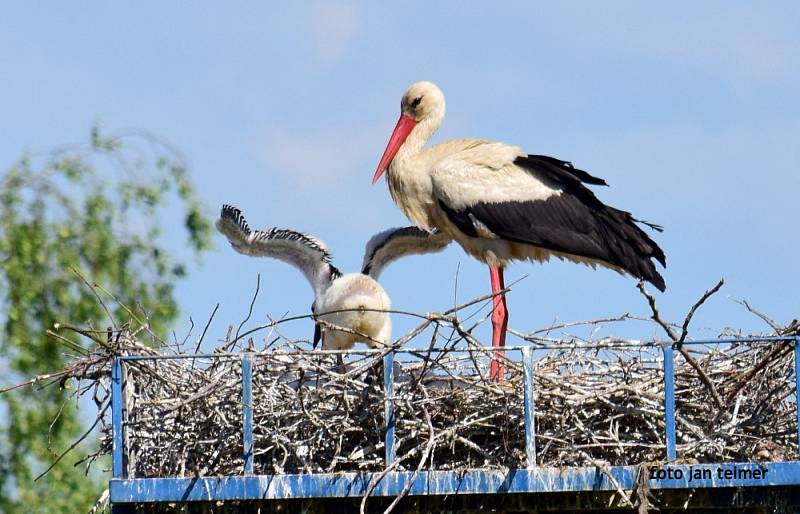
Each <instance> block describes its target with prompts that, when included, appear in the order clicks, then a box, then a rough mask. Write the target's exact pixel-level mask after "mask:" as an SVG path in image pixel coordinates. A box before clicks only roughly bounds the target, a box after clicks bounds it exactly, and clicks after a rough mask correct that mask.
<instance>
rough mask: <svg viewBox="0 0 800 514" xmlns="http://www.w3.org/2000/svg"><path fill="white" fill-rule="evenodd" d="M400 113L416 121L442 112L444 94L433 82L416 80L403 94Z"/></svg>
mask: <svg viewBox="0 0 800 514" xmlns="http://www.w3.org/2000/svg"><path fill="white" fill-rule="evenodd" d="M400 113H401V114H402V115H403V116H408V117H409V118H411V119H413V120H414V121H415V122H416V123H419V122H421V121H423V120H425V119H427V118H430V117H434V116H437V115H441V114H443V113H444V94H443V93H442V90H441V89H439V87H438V86H437V85H436V84H434V83H433V82H424V81H423V82H417V83H416V84H411V86H410V87H409V88H408V89H407V90H406V92H405V94H403V99H402V100H401V102H400Z"/></svg>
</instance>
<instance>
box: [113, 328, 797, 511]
mask: <svg viewBox="0 0 800 514" xmlns="http://www.w3.org/2000/svg"><path fill="white" fill-rule="evenodd" d="M787 342H793V344H794V364H795V373H794V382H795V397H794V398H795V402H796V405H800V388H798V387H797V382H798V380H797V376H798V370H800V337H794V336H793V337H783V338H751V339H731V340H713V341H693V342H686V343H684V344H686V345H693V344H727V343H763V344H776V343H784V344H785V343H787ZM511 349H512V348H507V350H511ZM516 349H517V350H519V351H520V352H521V354H522V364H523V367H522V368H523V387H524V389H523V395H524V396H523V398H524V423H525V450H526V458H527V467H526V468H525V469H510V470H470V471H465V472H456V471H435V470H432V471H422V472H420V473H419V474H417V475H416V477H415V474H414V473H412V472H405V471H403V472H389V473H386V474H385V476H384V477H383V478H382V479H381V480H380V482H379V483H378V485H377V487H375V489H374V491H373V492H372V493H371V494H372V496H376V497H390V496H396V495H398V494H400V493H401V492H402V491H403V490H404V488H405V487H406V486H408V485H409V482H410V481H411V480H413V484H411V485H410V489H409V495H411V496H414V495H496V494H515V493H517V494H534V493H557V492H582V491H583V492H591V491H615V490H618V489H623V490H632V489H636V487H637V485H639V483H640V481H638V480H637V473H638V469H637V467H635V466H615V467H608V468H606V469H605V470H601V469H599V468H596V467H566V468H549V467H537V465H536V436H535V432H534V423H533V420H534V409H535V403H536V402H535V399H534V385H533V384H534V382H533V370H534V349H533V348H532V347H516ZM661 349H662V351H663V374H664V375H663V376H664V389H665V395H664V412H665V427H666V428H665V430H666V433H665V440H666V448H665V451H666V456H667V463H666V464H665V465H664V466H662V467H658V468H652V469H651V471H650V473H651V476H650V478H649V481H648V485H649V488H650V489H652V490H680V489H686V490H697V489H724V488H764V487H787V486H800V461H789V462H765V463H756V462H742V463H719V464H713V463H711V464H695V465H688V464H674V462H675V460H676V434H675V376H674V375H675V372H674V360H673V352H674V351H675V350H674V348H673V345H672V344H671V343H669V344H664V345H662V346H661ZM402 351H403V350H398V351H397V352H391V353H387V354H386V355H385V356H384V360H383V366H384V372H383V376H384V394H385V399H384V402H385V413H386V419H387V425H386V427H385V438H384V443H385V448H386V455H385V464H386V466H389V465H391V463H392V462H393V461H394V458H395V455H394V453H395V420H394V405H393V402H392V400H391V398H392V391H393V388H394V384H393V379H394V376H395V375H394V357H395V353H400V352H402ZM198 357H209V358H214V357H219V355H207V356H194V355H189V356H179V357H170V358H198ZM228 357H231V356H228ZM154 358H158V357H149V356H148V357H143V356H142V357H139V356H132V357H118V358H116V359H115V361H114V363H113V368H112V430H113V450H112V452H113V455H112V457H113V459H112V461H113V478H112V479H111V481H110V501H111V503H112V505H115V506H123V505H125V504H143V503H157V502H209V501H222V500H239V501H255V500H260V501H264V500H285V499H298V498H305V499H313V498H319V499H326V498H328V499H330V498H358V497H362V496H363V495H364V494H365V492H366V491H367V488H368V486H369V484H370V483H371V481H373V479H375V478H376V477H377V476H378V475H379V473H335V474H286V475H254V474H253V411H252V401H253V398H252V359H253V356H252V355H251V354H246V353H245V354H242V355H240V356H236V358H241V359H242V382H243V383H242V398H243V408H242V420H243V432H244V433H243V442H244V444H243V448H244V455H243V462H244V465H243V469H242V473H241V475H238V476H225V477H197V478H169V477H164V478H128V477H126V476H125V470H124V465H123V464H124V459H125V448H124V444H123V442H124V412H123V386H124V384H123V376H124V374H123V366H125V363H126V362H129V361H132V360H147V359H154ZM796 416H797V427H798V430H797V437H798V441H799V442H800V409H797V414H796ZM612 477H613V480H612Z"/></svg>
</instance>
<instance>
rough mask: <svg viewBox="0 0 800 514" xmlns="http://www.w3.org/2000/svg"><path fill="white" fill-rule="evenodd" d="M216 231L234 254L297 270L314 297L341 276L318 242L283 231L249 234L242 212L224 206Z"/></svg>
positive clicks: (309, 237) (269, 229)
mask: <svg viewBox="0 0 800 514" xmlns="http://www.w3.org/2000/svg"><path fill="white" fill-rule="evenodd" d="M217 230H219V231H220V232H222V234H224V235H225V237H227V238H228V242H229V243H230V244H231V246H232V247H233V249H234V250H236V251H237V252H239V253H241V254H244V255H250V256H252V257H272V258H273V259H278V260H281V261H283V262H286V263H288V264H291V265H292V266H294V267H295V268H297V269H299V270H300V271H301V272H302V273H303V275H305V277H306V279H308V282H309V283H310V284H311V287H312V288H314V293H315V296H319V294H320V293H321V292H322V291H323V290H324V289H325V288H326V287H327V285H328V284H330V282H331V280H333V279H335V278H336V277H338V276H340V275H341V273H340V272H339V270H338V269H336V267H335V266H333V265H332V264H331V254H330V252H329V251H328V248H327V247H326V246H325V243H323V242H322V241H320V240H319V239H317V238H315V237H312V236H309V235H307V234H303V233H301V232H295V231H294V230H288V229H282V228H275V227H272V228H267V229H264V230H255V231H251V230H250V227H249V226H248V224H247V220H245V218H244V216H243V215H242V211H240V210H239V209H237V208H236V207H233V206H232V205H223V206H222V212H221V213H220V216H219V219H218V220H217Z"/></svg>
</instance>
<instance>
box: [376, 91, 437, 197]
mask: <svg viewBox="0 0 800 514" xmlns="http://www.w3.org/2000/svg"><path fill="white" fill-rule="evenodd" d="M444 111H445V102H444V93H442V90H441V89H439V87H438V86H437V85H436V84H434V83H433V82H424V81H423V82H417V83H415V84H411V86H410V87H409V88H408V89H407V90H406V92H405V93H404V94H403V99H402V100H401V101H400V119H399V120H397V125H396V126H395V127H394V131H393V132H392V136H391V137H390V138H389V144H387V145H386V150H385V151H384V152H383V157H381V162H380V163H379V164H378V169H376V170H375V175H373V176H372V183H373V184H374V183H375V182H377V181H378V179H379V178H381V175H382V174H383V172H384V171H386V168H388V167H389V164H391V162H392V159H394V156H395V154H396V153H397V151H398V150H399V149H400V147H401V146H403V143H404V142H405V140H406V139H407V138H408V136H409V134H411V131H413V130H414V128H415V127H416V126H417V124H419V123H425V124H426V125H428V126H429V130H430V131H431V133H432V131H434V130H436V128H438V127H439V124H440V123H441V122H442V118H444ZM428 136H430V134H428ZM426 138H427V136H426Z"/></svg>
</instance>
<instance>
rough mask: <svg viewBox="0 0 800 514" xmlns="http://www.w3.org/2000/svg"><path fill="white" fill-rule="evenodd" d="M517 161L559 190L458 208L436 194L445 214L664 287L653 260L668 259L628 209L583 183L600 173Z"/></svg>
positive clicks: (471, 229)
mask: <svg viewBox="0 0 800 514" xmlns="http://www.w3.org/2000/svg"><path fill="white" fill-rule="evenodd" d="M559 163H561V164H559ZM515 164H517V165H518V166H520V167H523V168H525V169H526V170H527V171H529V172H530V173H532V174H534V175H535V176H537V178H540V179H542V180H544V181H545V182H547V183H549V184H550V185H552V186H553V187H555V188H556V189H559V190H560V191H561V193H560V194H554V195H552V196H550V197H549V198H547V199H546V200H530V201H509V202H492V203H490V202H478V203H475V204H472V205H468V206H466V207H464V208H461V209H454V208H451V207H450V206H448V205H446V204H445V203H444V202H442V201H441V200H440V202H439V205H440V206H441V207H442V209H443V210H444V211H445V213H446V215H447V217H448V219H449V220H450V221H451V222H452V223H453V224H455V225H456V226H457V227H458V228H459V230H461V231H462V232H463V233H464V234H466V235H468V236H471V237H478V230H477V224H482V225H483V226H485V227H486V228H487V229H489V230H490V231H491V232H493V233H494V234H496V235H497V236H499V237H502V238H504V239H508V240H511V241H516V242H520V243H526V244H531V245H534V246H538V247H540V248H544V249H547V250H552V251H556V252H561V253H565V254H570V255H575V256H578V257H585V258H589V259H594V260H599V261H603V262H606V263H608V264H611V265H613V266H617V267H619V268H622V269H624V270H625V271H627V272H628V273H630V274H631V275H633V276H635V277H638V278H643V279H645V280H647V281H648V282H651V283H652V284H653V285H655V286H656V287H657V288H658V289H660V290H662V291H663V290H664V289H665V288H666V285H665V283H664V279H663V277H662V276H661V275H660V274H659V273H658V271H656V268H655V265H654V263H653V261H652V260H651V259H655V260H656V261H658V262H660V263H661V264H662V265H666V259H665V256H664V252H663V251H662V250H661V248H659V246H658V244H656V242H655V241H653V240H652V239H651V238H650V237H649V236H648V235H647V234H646V233H645V232H644V231H643V230H642V229H641V228H639V227H638V226H637V225H636V220H635V219H634V218H633V216H631V214H630V213H628V212H625V211H621V210H619V209H615V208H613V207H610V206H607V205H605V204H604V203H603V202H601V201H600V200H599V199H598V198H597V197H596V196H595V195H594V193H592V192H591V191H590V190H589V189H587V188H586V187H585V186H584V185H583V184H582V182H587V183H596V184H597V183H601V182H602V180H601V179H598V178H596V177H592V176H591V175H589V174H588V173H586V172H584V171H581V170H578V171H580V173H575V168H572V167H571V165H570V166H567V164H564V161H558V160H557V159H553V158H549V157H548V158H543V157H542V156H528V157H520V158H518V159H517V160H516V161H515ZM602 183H604V182H602Z"/></svg>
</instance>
